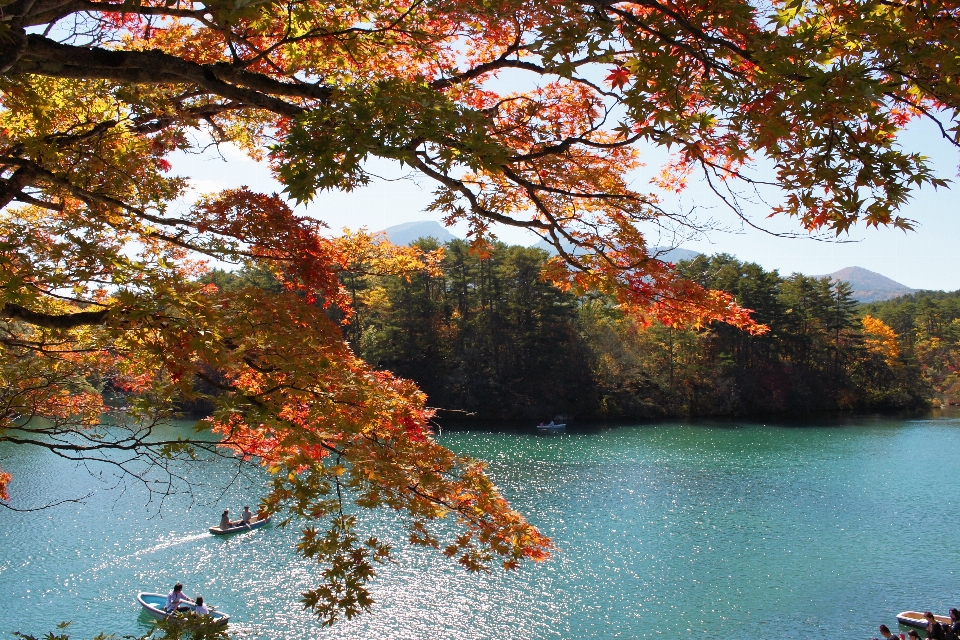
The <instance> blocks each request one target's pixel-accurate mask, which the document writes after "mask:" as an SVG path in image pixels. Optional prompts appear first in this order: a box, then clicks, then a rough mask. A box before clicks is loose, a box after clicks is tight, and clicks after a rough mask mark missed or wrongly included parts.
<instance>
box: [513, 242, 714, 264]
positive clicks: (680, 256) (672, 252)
mask: <svg viewBox="0 0 960 640" xmlns="http://www.w3.org/2000/svg"><path fill="white" fill-rule="evenodd" d="M561 244H562V245H563V247H564V249H566V250H568V251H570V250H572V249H573V248H574V247H573V245H572V244H570V243H569V242H562V243H561ZM530 246H531V247H532V248H534V249H543V250H544V251H546V252H547V253H549V254H550V255H552V256H555V255H557V249H556V247H554V246H553V245H552V244H550V243H549V242H547V241H546V240H541V241H540V242H538V243H537V244H534V245H530ZM657 251H663V254H662V255H659V256H657V257H658V258H659V259H660V260H663V261H664V262H680V261H681V260H693V259H694V258H696V257H697V256H698V255H700V254H699V253H697V252H696V251H691V250H690V249H667V248H666V247H654V248H653V252H654V253H656V252H657ZM573 253H574V254H576V253H577V252H576V251H573Z"/></svg>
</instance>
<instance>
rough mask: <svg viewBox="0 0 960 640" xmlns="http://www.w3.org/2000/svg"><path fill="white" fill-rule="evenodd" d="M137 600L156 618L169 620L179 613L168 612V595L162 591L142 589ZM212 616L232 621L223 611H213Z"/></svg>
mask: <svg viewBox="0 0 960 640" xmlns="http://www.w3.org/2000/svg"><path fill="white" fill-rule="evenodd" d="M137 602H139V603H140V606H141V607H143V610H144V611H146V612H147V613H148V614H149V615H150V617H151V618H153V619H154V620H169V619H170V618H171V617H173V616H176V615H177V612H176V611H174V612H173V613H167V611H166V609H164V607H165V606H166V605H167V596H165V595H163V594H162V593H146V592H143V591H141V592H140V593H138V594H137ZM180 606H181V607H186V608H187V609H190V610H191V611H192V610H193V609H194V608H195V607H194V606H193V605H190V604H187V603H186V602H184V603H183V604H181V605H180ZM210 617H211V618H213V619H214V620H215V621H216V622H217V623H218V624H227V623H228V622H229V621H230V616H228V615H227V614H225V613H223V612H222V611H211V612H210Z"/></svg>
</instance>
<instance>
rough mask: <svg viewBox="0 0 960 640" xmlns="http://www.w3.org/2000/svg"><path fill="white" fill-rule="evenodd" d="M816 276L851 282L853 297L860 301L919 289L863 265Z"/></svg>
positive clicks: (903, 293)
mask: <svg viewBox="0 0 960 640" xmlns="http://www.w3.org/2000/svg"><path fill="white" fill-rule="evenodd" d="M816 277H818V278H823V277H830V278H833V280H834V281H837V280H843V281H845V282H849V283H850V285H851V286H852V287H853V297H854V298H856V299H857V300H859V301H860V302H880V301H882V300H890V299H892V298H896V297H898V296H902V295H906V294H908V293H913V292H914V291H918V289H911V288H910V287H908V286H906V285H904V284H900V283H899V282H897V281H895V280H891V279H890V278H888V277H886V276H882V275H880V274H879V273H875V272H873V271H870V270H868V269H864V268H862V267H847V268H845V269H840V271H835V272H833V273H830V274H827V276H816Z"/></svg>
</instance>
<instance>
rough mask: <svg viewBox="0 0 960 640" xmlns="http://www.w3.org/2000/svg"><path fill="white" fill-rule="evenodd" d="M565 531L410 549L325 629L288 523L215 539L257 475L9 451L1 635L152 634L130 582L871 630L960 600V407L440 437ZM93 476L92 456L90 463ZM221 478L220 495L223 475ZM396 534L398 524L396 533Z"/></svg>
mask: <svg viewBox="0 0 960 640" xmlns="http://www.w3.org/2000/svg"><path fill="white" fill-rule="evenodd" d="M442 441H443V442H444V443H445V444H446V445H447V446H449V447H451V448H453V449H455V450H457V451H459V452H464V453H468V454H471V455H474V456H476V457H479V458H483V459H485V460H487V461H489V463H490V467H489V470H490V474H491V475H492V476H493V478H494V479H495V480H496V482H497V484H498V485H499V486H500V487H501V488H502V490H503V492H504V493H505V494H506V495H507V496H508V497H509V498H510V499H511V500H512V502H513V504H514V505H515V506H516V507H517V508H518V509H520V510H521V511H523V512H524V513H526V514H527V515H528V516H529V518H530V520H531V521H533V522H534V523H535V524H537V525H538V526H539V527H540V528H541V529H542V530H543V531H544V532H546V533H547V534H549V535H550V536H551V537H552V538H553V539H554V541H555V543H556V544H557V546H558V547H559V552H558V553H557V554H556V555H555V557H554V558H553V559H551V560H549V561H547V562H545V563H543V564H541V565H537V566H526V567H524V568H523V569H522V570H520V571H519V572H512V573H510V574H504V573H503V572H494V573H492V574H487V575H469V574H466V573H464V572H463V571H462V570H460V569H459V568H458V567H457V566H455V564H454V563H453V562H451V561H448V560H446V559H444V558H442V557H439V556H438V555H437V554H435V553H429V552H425V551H423V550H409V549H404V548H403V547H402V536H400V535H398V534H397V533H395V531H396V530H395V529H394V527H395V525H396V524H397V521H396V520H395V519H394V518H393V517H392V516H377V517H373V518H368V519H367V526H368V527H369V528H370V530H372V531H374V532H376V533H378V534H380V535H386V536H390V535H392V536H393V538H394V540H395V541H396V542H397V543H398V544H400V545H401V547H400V548H401V551H400V553H399V554H398V556H397V562H396V563H394V564H391V565H389V566H385V567H383V569H382V571H381V575H380V576H379V578H378V579H377V581H376V583H375V585H374V595H375V597H376V599H377V604H376V606H375V609H374V611H373V612H372V613H370V614H367V615H365V616H361V617H360V618H358V619H356V620H353V621H347V622H343V623H339V624H337V625H336V626H334V627H333V628H330V629H322V628H321V627H320V625H319V624H318V623H317V622H315V621H314V620H313V619H312V618H311V616H310V615H309V614H307V613H304V612H303V611H302V610H301V609H300V606H299V605H298V603H297V601H298V594H299V593H300V592H301V591H302V590H304V589H305V588H307V587H309V586H310V585H311V584H312V582H311V578H312V575H313V574H314V573H315V567H314V566H313V565H311V563H309V562H307V561H304V560H302V559H300V558H298V557H297V555H296V553H295V550H294V545H295V539H296V531H294V530H281V529H278V528H276V527H272V526H270V527H267V528H264V529H260V530H258V531H255V532H251V533H246V534H240V535H238V536H234V537H232V538H216V537H213V536H210V535H209V534H208V533H206V528H207V527H208V526H210V525H212V524H215V523H216V521H217V520H218V517H219V514H220V511H221V510H222V509H223V508H224V507H229V508H230V509H231V512H233V513H237V512H239V510H240V508H241V507H242V505H243V504H244V502H249V503H255V502H256V487H257V482H258V480H259V479H258V477H257V476H258V474H257V472H256V471H254V473H253V474H249V475H247V476H241V477H237V478H235V476H236V472H237V468H236V466H235V465H233V464H232V463H230V462H227V461H225V462H223V463H219V464H217V465H216V466H215V468H209V467H208V468H206V469H205V470H204V471H203V472H202V473H198V476H196V477H199V478H200V479H202V480H204V481H205V482H208V483H209V486H204V487H201V488H200V489H199V491H198V493H197V495H195V496H193V497H192V498H190V497H188V496H172V497H168V498H167V499H166V503H165V504H164V506H163V508H162V510H160V512H159V513H157V503H156V501H155V502H154V503H152V504H149V505H148V504H146V501H147V495H146V493H145V492H144V491H143V490H142V489H141V488H139V487H137V486H131V487H130V488H129V489H128V490H127V491H126V492H122V491H120V490H112V491H109V490H102V489H103V488H104V487H105V486H106V485H108V484H109V483H110V482H111V479H110V477H109V472H108V471H104V476H103V477H102V478H101V477H99V476H95V475H91V474H90V473H89V472H88V470H85V469H82V468H76V467H74V466H72V465H70V464H69V463H66V462H64V461H61V460H58V459H56V458H54V457H53V456H51V455H49V454H45V453H42V452H35V451H27V450H23V449H21V450H14V449H9V448H8V449H0V466H3V467H4V468H5V469H7V470H9V471H10V472H12V473H14V475H15V480H14V484H13V486H12V491H13V494H14V499H15V501H16V504H17V505H19V506H22V507H27V506H31V505H34V504H40V503H42V502H44V501H47V500H51V499H54V498H58V497H70V496H71V495H74V496H77V495H83V494H85V493H87V491H88V490H91V489H101V490H99V491H98V492H97V493H95V494H94V495H93V496H91V497H90V498H87V499H86V500H85V503H84V504H67V505H64V506H61V507H57V508H55V509H51V510H45V511H39V512H33V513H24V514H20V513H13V512H10V511H7V510H3V509H0V588H2V596H0V637H9V636H7V635H6V634H8V633H9V632H12V631H15V630H21V631H30V632H34V633H38V632H41V631H47V630H49V629H52V628H53V625H54V624H56V623H57V622H59V621H61V620H71V621H72V622H73V625H72V627H71V628H72V633H73V635H74V637H76V638H79V637H89V636H91V635H93V634H94V633H95V632H97V631H101V630H106V631H111V632H116V633H120V634H124V633H127V634H129V633H143V632H145V631H147V630H148V629H149V628H150V623H149V621H148V619H147V618H144V617H143V616H142V614H140V613H139V609H138V607H137V605H136V604H135V603H134V602H133V595H134V593H135V592H136V591H138V590H145V591H163V592H166V591H167V590H168V589H169V588H170V585H172V584H173V583H174V582H175V581H177V580H179V581H182V582H183V583H184V584H185V585H186V589H185V591H186V592H187V594H188V595H190V596H195V595H197V594H200V595H203V596H205V598H206V599H207V600H208V601H209V602H213V603H214V604H216V605H218V607H219V608H220V609H222V610H225V611H227V612H229V613H230V614H231V616H232V623H231V628H232V629H233V630H234V631H235V632H236V633H237V635H238V636H240V637H244V638H309V637H323V638H355V639H368V638H411V639H413V638H454V639H458V640H460V639H463V640H466V639H477V640H479V639H487V638H490V639H492V638H496V639H498V640H506V639H512V638H523V639H532V638H644V637H677V636H680V635H691V634H692V635H693V636H694V637H699V638H742V637H762V638H795V637H802V636H805V635H808V634H811V635H819V636H824V637H838V636H840V635H844V636H847V637H863V638H870V637H872V636H875V635H877V632H876V627H877V625H878V624H880V623H886V624H888V625H889V626H891V627H892V628H893V629H894V630H895V631H896V630H897V626H896V620H895V618H894V614H895V613H897V612H898V611H902V610H905V609H920V610H921V611H922V610H924V609H933V610H937V611H940V612H945V611H946V610H947V608H948V607H950V606H960V589H958V587H960V585H958V571H960V569H958V563H957V560H958V554H960V510H958V508H957V506H956V497H957V496H958V495H960V419H956V418H940V419H929V420H910V421H902V420H890V419H872V420H871V419H867V420H860V421H854V422H851V423H848V424H828V425H823V426H809V425H808V426H763V425H757V424H733V423H724V424H713V425H710V424H698V425H693V426H690V425H680V424H657V425H645V426H637V427H619V428H611V429H606V430H599V431H589V432H583V433H569V434H565V435H549V436H539V435H535V434H515V433H479V432H465V433H452V434H446V433H445V434H444V435H443V436H442ZM93 471H95V472H97V471H99V469H93ZM231 479H232V480H233V484H232V485H230V486H229V487H228V489H227V490H226V493H225V494H224V495H223V497H222V498H220V492H221V491H222V487H223V484H224V483H225V482H226V481H228V480H231ZM391 532H394V533H391Z"/></svg>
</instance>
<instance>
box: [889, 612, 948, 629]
mask: <svg viewBox="0 0 960 640" xmlns="http://www.w3.org/2000/svg"><path fill="white" fill-rule="evenodd" d="M933 618H934V620H936V621H937V622H939V623H940V624H953V621H952V620H950V616H938V615H934V616H933ZM897 622H899V623H900V624H905V625H907V626H908V627H916V628H917V629H926V628H927V619H926V618H924V617H923V612H922V611H904V612H902V613H898V614H897Z"/></svg>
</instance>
